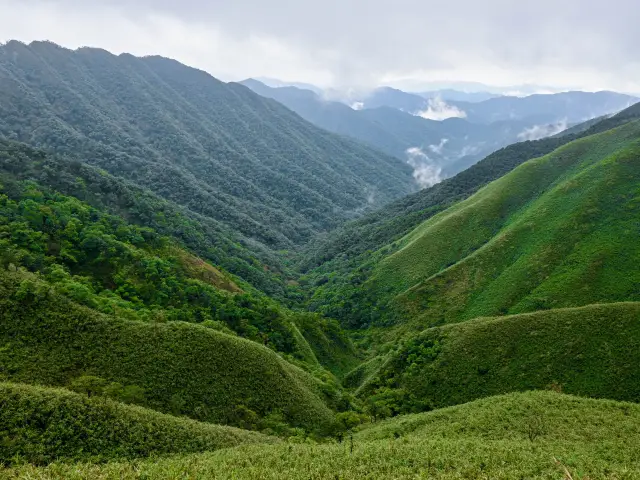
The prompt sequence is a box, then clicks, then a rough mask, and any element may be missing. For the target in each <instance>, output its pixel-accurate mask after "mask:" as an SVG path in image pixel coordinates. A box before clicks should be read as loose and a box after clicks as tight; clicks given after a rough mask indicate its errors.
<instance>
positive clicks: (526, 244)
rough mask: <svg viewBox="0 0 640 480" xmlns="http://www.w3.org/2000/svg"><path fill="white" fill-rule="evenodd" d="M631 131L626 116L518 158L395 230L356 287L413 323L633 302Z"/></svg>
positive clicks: (636, 249)
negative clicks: (468, 193)
mask: <svg viewBox="0 0 640 480" xmlns="http://www.w3.org/2000/svg"><path fill="white" fill-rule="evenodd" d="M639 136H640V122H637V121H635V122H631V123H629V124H627V125H624V126H622V127H619V128H616V129H614V130H611V131H607V132H604V133H601V134H598V135H593V136H590V137H587V138H585V139H582V140H578V141H574V142H572V143H570V144H568V145H566V146H564V147H562V148H560V149H558V150H556V151H555V152H553V153H552V154H550V155H547V156H545V157H541V158H539V159H535V160H530V161H529V162H526V163H524V164H523V165H521V166H520V167H518V168H516V169H515V170H514V171H513V172H511V173H509V174H508V175H506V176H504V177H502V178H501V179H499V180H497V181H495V182H493V183H491V184H489V185H488V186H486V187H485V188H483V189H482V190H480V191H479V192H478V193H477V194H475V195H473V196H472V197H470V198H469V199H467V200H465V201H463V202H460V203H458V204H456V205H455V206H453V207H451V208H449V209H448V210H446V211H445V212H443V213H441V214H439V215H436V216H434V217H432V218H431V219H429V220H427V221H426V222H424V223H423V224H422V225H421V226H419V227H418V228H416V229H415V230H414V231H413V232H411V233H410V234H409V235H407V236H406V237H405V238H404V239H403V240H402V242H403V244H404V245H403V247H402V248H401V249H400V250H399V251H397V252H396V253H394V254H392V255H390V256H388V257H387V258H385V259H384V260H383V261H381V262H380V263H379V264H378V265H377V267H376V269H375V270H374V272H373V275H372V278H371V279H370V280H369V281H368V282H367V283H366V284H365V285H364V289H366V290H368V291H369V292H370V293H369V295H370V296H371V297H377V298H379V299H381V303H382V304H383V305H384V304H385V302H386V301H389V300H391V299H393V301H392V302H391V308H392V309H394V311H395V313H397V314H398V317H399V318H400V319H402V320H405V321H409V322H411V323H412V324H413V325H414V326H415V328H418V329H422V328H425V327H429V326H433V325H438V324H442V323H449V322H458V321H463V320H468V319H472V318H476V317H479V316H493V315H504V314H509V313H520V312H527V311H535V310H541V309H550V308H562V307H572V306H580V305H587V304H590V303H598V302H600V303H604V302H620V301H628V300H640V274H639V272H640V269H639V268H638V267H639V266H640V242H638V241H637V239H638V235H639V233H640V228H639V224H638V214H639V212H640V190H639V188H638V185H639V184H640V168H639V167H640V141H639V140H638V137H639ZM394 297H395V298H394Z"/></svg>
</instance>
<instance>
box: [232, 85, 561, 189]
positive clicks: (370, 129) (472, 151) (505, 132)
mask: <svg viewBox="0 0 640 480" xmlns="http://www.w3.org/2000/svg"><path fill="white" fill-rule="evenodd" d="M242 83H243V84H244V85H246V86H248V87H249V88H251V89H252V90H253V91H255V92H256V93H258V94H260V95H263V96H265V97H269V98H273V99H275V100H277V101H279V102H280V103H282V104H283V105H285V106H286V107H288V108H290V109H291V110H293V111H294V112H296V113H298V114H299V115H300V116H302V117H303V118H305V119H306V120H308V121H310V122H312V123H314V124H316V125H318V126H319V127H322V128H325V129H327V130H330V131H332V132H335V133H339V134H341V135H347V136H350V137H353V138H355V139H358V140H360V141H362V142H364V143H366V144H368V145H371V146H374V147H376V148H378V149H380V150H382V151H384V152H386V153H389V154H391V155H394V156H396V157H398V158H399V159H402V160H403V161H406V162H409V163H410V164H411V165H412V166H413V168H414V175H415V176H416V178H417V179H418V180H419V181H420V182H421V184H422V185H423V186H429V185H431V184H433V183H437V182H438V181H440V180H442V179H444V178H447V177H449V176H451V175H454V174H456V173H458V172H459V171H461V170H463V169H465V168H468V167H469V166H471V165H473V164H474V163H475V162H477V161H478V160H480V159H481V158H483V157H484V156H486V155H488V154H489V153H491V152H493V151H495V150H497V149H499V148H501V147H503V146H505V145H508V144H509V143H513V142H516V141H519V140H531V139H537V138H540V137H544V136H549V135H553V134H555V133H557V132H558V131H560V130H563V129H564V128H566V124H565V123H564V122H559V124H542V125H540V124H539V123H538V122H539V119H538V118H532V119H524V120H520V119H514V120H507V121H498V122H494V123H493V124H489V125H487V124H484V123H473V122H469V121H468V120H467V119H464V118H457V117H456V116H455V115H454V117H453V118H442V119H441V120H432V119H429V118H424V117H422V116H419V115H411V114H410V113H408V112H407V111H403V109H401V108H398V107H400V106H402V105H404V106H405V107H407V106H409V105H414V107H420V108H424V109H425V111H424V112H423V114H424V115H425V116H429V115H432V116H436V117H438V116H441V117H447V114H448V112H447V111H446V110H447V109H448V108H453V107H450V106H448V105H447V104H446V103H444V102H443V101H441V99H438V100H437V101H435V102H434V101H431V100H432V99H424V98H421V97H418V96H417V95H412V94H407V93H405V92H401V91H399V90H394V89H380V90H378V91H377V93H374V97H372V98H373V99H374V103H372V104H366V103H365V105H364V106H363V108H359V109H357V110H356V109H353V108H350V107H348V106H347V105H345V104H344V103H341V102H332V101H327V100H325V99H324V98H323V97H321V96H319V95H317V94H315V93H313V92H311V91H309V90H302V89H298V88H295V87H282V88H271V87H268V86H266V85H264V84H263V83H261V82H258V81H257V80H253V79H248V80H245V81H244V82H242ZM385 101H386V102H387V103H393V104H395V105H396V107H392V106H388V105H383V106H378V107H375V108H374V107H373V106H372V105H376V103H375V102H379V103H382V104H384V103H385ZM403 102H404V103H403ZM454 113H455V112H454Z"/></svg>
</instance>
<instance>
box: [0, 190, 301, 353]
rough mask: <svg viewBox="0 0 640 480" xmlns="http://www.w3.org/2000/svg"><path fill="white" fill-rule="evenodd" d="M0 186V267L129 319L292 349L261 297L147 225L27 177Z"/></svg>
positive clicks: (283, 324) (286, 329) (280, 320)
mask: <svg viewBox="0 0 640 480" xmlns="http://www.w3.org/2000/svg"><path fill="white" fill-rule="evenodd" d="M0 178H2V177H0ZM3 183H4V184H3V185H0V218H1V219H2V225H1V226H0V247H1V248H2V253H1V255H0V262H1V264H2V265H1V266H2V267H4V268H7V267H8V266H9V265H11V266H12V268H13V269H16V268H17V267H21V266H24V267H25V268H27V269H29V270H31V271H34V272H40V273H42V275H43V276H44V278H45V279H46V280H47V281H48V282H49V283H50V284H52V285H54V286H55V287H56V289H57V290H58V291H60V292H62V293H64V294H65V295H67V296H68V297H70V298H71V299H72V300H74V301H76V302H78V303H81V304H83V305H86V306H88V307H90V308H92V309H95V310H97V311H99V312H102V313H107V314H111V315H117V316H119V317H122V318H129V319H132V320H144V321H148V320H155V321H161V320H164V321H168V320H182V321H191V322H196V323H206V324H209V325H213V326H216V325H217V326H218V327H217V328H219V329H226V330H227V331H234V332H237V333H238V334H239V335H241V336H244V337H246V338H250V339H253V340H256V341H259V342H260V343H264V344H265V345H269V346H270V347H272V348H273V349H275V350H278V351H282V352H286V353H294V352H295V350H296V348H297V347H296V341H295V338H294V335H293V332H292V327H291V325H290V324H289V319H288V318H287V317H286V315H285V314H284V313H283V312H281V310H279V309H278V308H277V306H276V305H275V304H274V302H272V301H269V300H268V299H266V298H264V297H261V296H256V295H251V294H245V293H243V292H242V290H241V289H240V288H239V287H238V286H237V285H236V284H235V283H234V281H233V280H232V279H230V278H229V277H228V276H227V275H225V274H224V273H222V272H221V271H219V270H218V269H216V268H215V267H213V266H211V265H209V264H207V263H206V262H204V261H202V260H200V259H198V258H196V257H194V256H193V255H191V254H189V253H188V252H185V251H184V250H182V249H180V248H178V247H176V246H175V245H173V244H172V242H171V240H170V239H168V238H166V237H160V236H159V235H157V234H156V232H155V231H153V230H151V229H149V228H146V227H138V226H134V225H129V224H127V223H126V222H125V221H123V220H122V218H120V217H116V216H113V215H108V214H104V213H102V212H100V211H99V210H96V209H94V208H92V207H89V206H88V205H86V204H84V203H82V202H80V201H79V200H77V199H75V198H73V197H67V196H63V195H60V194H58V193H54V192H47V191H46V190H43V189H41V188H40V187H39V186H38V185H37V184H34V183H32V182H12V181H11V179H10V178H9V177H4V182H3Z"/></svg>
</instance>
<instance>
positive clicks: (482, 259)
mask: <svg viewBox="0 0 640 480" xmlns="http://www.w3.org/2000/svg"><path fill="white" fill-rule="evenodd" d="M241 83H242V84H241ZM241 83H235V82H228V83H225V82H222V81H220V80H218V79H216V78H214V77H213V76H211V75H209V74H208V73H206V72H204V71H202V70H198V69H195V68H191V67H187V66H186V65H183V64H181V63H178V62H177V61H175V60H170V59H167V58H163V57H157V56H143V57H136V56H133V55H130V54H119V55H115V54H112V53H109V52H107V51H105V50H101V49H97V48H79V49H76V50H71V49H67V48H63V47H61V46H58V45H56V44H54V43H52V42H33V43H30V44H26V43H22V42H18V41H10V42H7V43H6V44H3V45H1V46H0V478H7V479H9V478H30V479H37V478H42V479H45V478H46V479H53V478H78V479H79V478H97V479H99V478H104V479H110V478H167V479H168V478H221V479H222V478H238V479H241V478H264V479H271V478H273V479H276V478H291V479H296V478H300V479H302V478H318V479H320V478H327V479H351V478H371V479H382V478H407V479H408V478H443V479H445V478H446V479H449V478H450V479H454V478H505V479H506V478H514V479H515V478H567V479H569V478H570V479H577V478H581V479H587V478H625V479H626V478H640V476H639V474H638V472H640V460H639V459H638V456H637V453H636V452H635V450H636V448H635V446H636V445H637V442H638V441H639V440H640V407H639V406H638V402H640V373H638V372H640V369H639V368H638V367H639V366H640V356H639V355H640V354H639V353H638V352H640V349H639V348H638V347H639V346H640V243H639V242H638V239H639V238H640V190H639V185H640V108H639V107H638V105H640V104H635V101H636V100H637V99H636V98H635V97H632V96H629V95H623V94H615V93H613V92H597V93H587V92H566V93H556V94H553V95H551V94H549V95H531V96H527V97H522V98H519V97H509V96H499V95H488V98H485V96H486V95H484V94H482V95H480V94H478V95H477V96H471V95H467V96H463V97H462V98H466V100H464V99H459V98H458V99H455V98H451V97H449V98H447V100H446V102H447V105H448V106H449V107H455V108H457V109H460V111H462V110H464V112H465V116H464V118H463V117H456V118H448V119H439V120H434V119H429V118H425V115H422V116H421V115H419V114H415V113H416V112H419V111H421V110H425V109H428V108H430V107H433V106H434V103H433V102H432V101H431V100H433V99H440V100H442V99H441V98H440V93H437V92H436V93H435V94H432V93H429V94H423V95H422V96H420V95H418V94H415V93H407V92H402V91H400V90H395V89H391V88H387V89H384V88H383V89H378V90H374V91H373V92H371V93H370V94H369V96H367V97H366V98H365V97H363V98H359V99H358V101H359V102H360V103H361V104H362V105H360V107H358V108H357V109H356V108H352V106H349V105H346V104H344V103H341V102H339V101H328V100H326V99H323V98H322V97H321V95H322V91H321V90H319V89H318V90H317V91H311V90H305V89H304V88H301V87H304V85H302V86H280V87H268V86H267V85H265V84H263V83H261V82H258V81H257V80H248V81H245V82H241ZM448 95H452V93H451V92H449V93H448ZM267 97H268V98H267ZM442 101H444V100H442ZM412 102H415V103H412ZM587 117H588V118H587ZM560 121H562V123H563V125H562V127H563V128H559V129H558V130H559V131H555V129H553V128H552V129H549V130H548V131H545V132H544V134H540V138H538V135H537V134H536V135H533V134H532V135H529V136H527V135H522V133H523V132H527V131H529V132H531V131H532V130H531V129H532V128H534V127H536V126H540V125H555V124H556V123H558V122H560ZM564 127H567V128H564ZM443 139H445V140H446V141H443ZM412 148H416V149H417V150H416V151H413V153H414V154H415V155H417V157H419V158H420V159H421V160H420V162H423V161H424V162H426V163H420V162H418V163H412V162H411V153H409V154H407V152H408V151H411V149H412ZM464 151H466V154H462V153H463V152H464ZM428 152H430V153H428ZM407 155H409V159H407ZM415 155H414V156H415ZM421 155H422V156H424V158H423V157H421ZM417 157H416V158H417ZM425 159H426V160H425ZM416 162H417V160H416ZM427 167H429V168H432V169H431V170H429V169H428V168H427ZM420 169H422V170H420ZM425 169H427V170H425ZM418 171H420V172H421V173H420V174H417V173H416V172H418ZM432 174H433V175H435V177H433V176H431V177H429V175H432Z"/></svg>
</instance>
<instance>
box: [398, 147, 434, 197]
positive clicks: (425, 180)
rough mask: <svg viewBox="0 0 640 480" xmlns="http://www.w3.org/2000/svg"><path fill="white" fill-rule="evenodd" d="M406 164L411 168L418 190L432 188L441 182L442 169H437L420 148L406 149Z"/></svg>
mask: <svg viewBox="0 0 640 480" xmlns="http://www.w3.org/2000/svg"><path fill="white" fill-rule="evenodd" d="M405 153H406V154H407V163H408V164H409V165H411V167H413V178H415V180H416V182H417V183H418V185H420V188H428V187H432V186H433V185H435V184H436V183H440V182H441V181H442V168H441V167H439V166H438V165H437V164H436V163H435V162H434V161H433V160H432V159H431V158H429V156H428V155H427V154H426V153H424V151H423V150H422V149H421V148H420V147H411V148H407V150H406V151H405Z"/></svg>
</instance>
